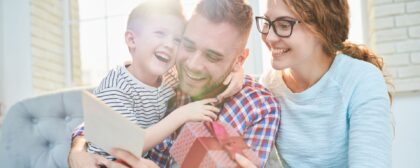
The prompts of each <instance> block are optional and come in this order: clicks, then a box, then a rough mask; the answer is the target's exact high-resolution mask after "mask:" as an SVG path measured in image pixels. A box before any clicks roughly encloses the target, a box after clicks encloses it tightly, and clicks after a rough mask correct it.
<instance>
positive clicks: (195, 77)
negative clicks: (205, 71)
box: [185, 72, 204, 80]
mask: <svg viewBox="0 0 420 168" xmlns="http://www.w3.org/2000/svg"><path fill="white" fill-rule="evenodd" d="M185 74H186V75H187V76H188V77H190V78H191V79H193V80H201V79H204V78H203V77H201V76H194V75H192V74H190V73H188V72H185Z"/></svg>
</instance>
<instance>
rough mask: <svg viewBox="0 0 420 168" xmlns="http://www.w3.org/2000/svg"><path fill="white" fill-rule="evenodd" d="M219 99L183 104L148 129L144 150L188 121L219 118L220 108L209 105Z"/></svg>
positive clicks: (156, 143) (150, 147)
mask: <svg viewBox="0 0 420 168" xmlns="http://www.w3.org/2000/svg"><path fill="white" fill-rule="evenodd" d="M215 102H217V99H204V100H201V101H196V102H193V103H189V104H187V105H184V106H181V107H179V108H177V109H176V110H174V111H173V112H172V113H170V114H169V115H168V116H167V117H165V118H163V119H162V120H161V121H159V122H158V123H156V124H154V125H152V126H150V127H149V128H147V129H146V136H145V137H146V139H145V141H144V147H143V152H146V151H149V150H150V149H152V148H153V147H154V146H156V145H158V144H159V143H161V142H162V141H163V140H164V139H165V138H166V137H168V136H169V135H171V134H172V133H174V132H175V131H176V130H177V129H178V128H179V127H181V126H182V125H183V124H184V123H185V122H187V121H212V120H215V119H216V118H217V115H216V113H218V112H219V109H218V108H216V107H214V106H211V105H208V104H210V103H215Z"/></svg>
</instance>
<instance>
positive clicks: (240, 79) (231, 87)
mask: <svg viewBox="0 0 420 168" xmlns="http://www.w3.org/2000/svg"><path fill="white" fill-rule="evenodd" d="M243 84H244V69H243V68H241V69H240V70H239V71H232V72H231V73H230V74H229V75H228V76H227V77H226V79H225V81H223V85H228V87H227V88H226V89H225V91H223V92H222V93H220V94H219V95H217V100H219V101H220V102H221V101H223V99H224V98H226V97H231V96H233V95H235V94H236V93H238V92H239V91H241V89H242V85H243Z"/></svg>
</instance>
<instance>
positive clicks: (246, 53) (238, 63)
mask: <svg viewBox="0 0 420 168" xmlns="http://www.w3.org/2000/svg"><path fill="white" fill-rule="evenodd" d="M248 56H249V49H248V48H245V49H244V50H243V51H242V54H241V55H239V56H238V58H237V60H236V62H235V65H233V71H235V72H236V71H239V70H240V69H241V68H242V66H243V65H244V63H245V60H246V58H248Z"/></svg>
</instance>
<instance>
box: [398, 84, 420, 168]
mask: <svg viewBox="0 0 420 168" xmlns="http://www.w3.org/2000/svg"><path fill="white" fill-rule="evenodd" d="M393 113H394V116H395V123H396V124H395V138H394V143H393V147H392V148H393V153H392V165H393V167H396V168H397V167H404V168H419V167H420V160H419V157H420V131H419V128H420V92H417V93H405V94H399V95H397V96H395V102H394V106H393Z"/></svg>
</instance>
